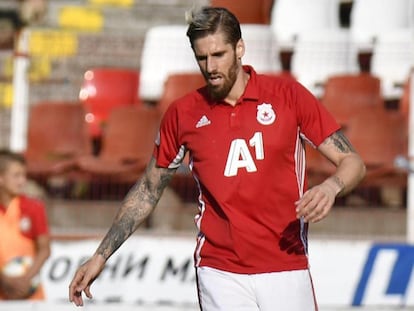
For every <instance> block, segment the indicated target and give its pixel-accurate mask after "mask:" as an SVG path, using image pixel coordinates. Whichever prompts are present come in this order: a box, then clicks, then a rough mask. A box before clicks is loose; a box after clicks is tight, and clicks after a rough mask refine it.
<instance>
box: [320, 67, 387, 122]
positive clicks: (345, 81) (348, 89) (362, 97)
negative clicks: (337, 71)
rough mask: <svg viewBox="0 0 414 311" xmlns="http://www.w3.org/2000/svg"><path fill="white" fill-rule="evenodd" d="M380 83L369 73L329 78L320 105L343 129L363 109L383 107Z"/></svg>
mask: <svg viewBox="0 0 414 311" xmlns="http://www.w3.org/2000/svg"><path fill="white" fill-rule="evenodd" d="M380 84H381V81H380V80H379V78H378V77H375V76H373V75H371V74H369V73H358V74H343V75H334V76H330V77H329V78H328V79H327V80H326V83H325V85H324V91H323V95H322V98H321V102H322V104H323V105H324V106H325V107H326V108H327V109H328V110H329V111H330V112H331V113H332V114H333V116H334V117H335V118H336V120H337V121H338V122H339V123H340V124H341V125H342V126H344V127H346V125H347V123H348V121H349V120H350V119H351V118H352V117H353V116H354V115H355V114H358V113H359V111H360V109H364V108H365V107H371V106H378V107H383V99H382V96H381V86H380Z"/></svg>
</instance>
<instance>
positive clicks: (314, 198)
mask: <svg viewBox="0 0 414 311" xmlns="http://www.w3.org/2000/svg"><path fill="white" fill-rule="evenodd" d="M341 190H342V189H341V188H340V187H339V186H338V184H337V183H335V181H333V180H331V179H327V180H325V181H324V182H323V183H322V184H320V185H317V186H315V187H312V188H311V189H309V190H308V191H306V192H305V194H304V195H303V196H302V197H301V198H300V199H299V200H298V201H296V202H295V204H296V216H297V218H300V217H304V220H305V222H312V223H315V222H318V221H320V220H322V219H323V218H325V217H326V216H327V215H328V213H329V211H330V210H331V208H332V206H333V204H334V202H335V198H336V195H337V194H338V193H339V192H340V191H341Z"/></svg>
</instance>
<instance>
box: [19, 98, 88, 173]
mask: <svg viewBox="0 0 414 311" xmlns="http://www.w3.org/2000/svg"><path fill="white" fill-rule="evenodd" d="M84 118H85V111H84V107H83V106H82V105H81V104H80V103H78V102H75V103H73V102H39V103H36V104H34V105H33V106H31V108H30V113H29V121H28V136H27V148H26V151H25V157H26V161H27V172H28V176H29V177H30V178H34V179H37V180H42V179H47V178H49V177H51V176H54V175H59V174H63V173H66V172H67V171H68V170H69V169H70V168H72V166H73V164H74V161H75V160H76V158H77V157H79V156H83V155H87V154H91V151H92V150H91V144H90V140H89V135H88V130H87V127H86V123H85V121H84Z"/></svg>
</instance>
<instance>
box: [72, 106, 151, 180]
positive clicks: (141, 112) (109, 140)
mask: <svg viewBox="0 0 414 311" xmlns="http://www.w3.org/2000/svg"><path fill="white" fill-rule="evenodd" d="M158 125H159V114H158V113H157V111H156V110H155V109H153V108H147V107H144V106H141V107H135V106H124V107H116V108H114V109H113V110H112V112H111V113H110V115H109V117H108V120H107V125H106V127H105V131H104V132H103V139H102V149H101V152H100V153H99V155H98V156H86V157H82V158H80V159H79V160H78V168H79V169H80V171H81V172H82V173H83V174H84V176H86V179H87V180H98V181H99V180H101V181H107V182H115V183H116V182H124V183H132V182H135V181H136V180H137V179H138V178H139V177H140V176H141V174H142V173H143V171H144V168H145V166H146V164H147V162H148V160H149V159H150V156H151V154H152V151H153V148H154V141H155V137H156V133H157V130H158Z"/></svg>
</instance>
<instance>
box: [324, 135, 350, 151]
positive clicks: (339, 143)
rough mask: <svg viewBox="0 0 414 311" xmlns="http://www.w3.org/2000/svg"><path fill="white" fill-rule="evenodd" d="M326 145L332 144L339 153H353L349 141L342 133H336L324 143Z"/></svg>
mask: <svg viewBox="0 0 414 311" xmlns="http://www.w3.org/2000/svg"><path fill="white" fill-rule="evenodd" d="M325 143H327V144H333V145H334V146H335V148H336V150H338V151H339V152H341V153H349V152H355V150H354V148H353V147H352V145H351V143H350V142H349V140H348V139H347V138H346V137H345V135H344V134H343V133H342V131H340V130H339V131H336V132H335V133H333V134H332V135H331V136H329V137H328V139H327V140H326V141H325Z"/></svg>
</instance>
